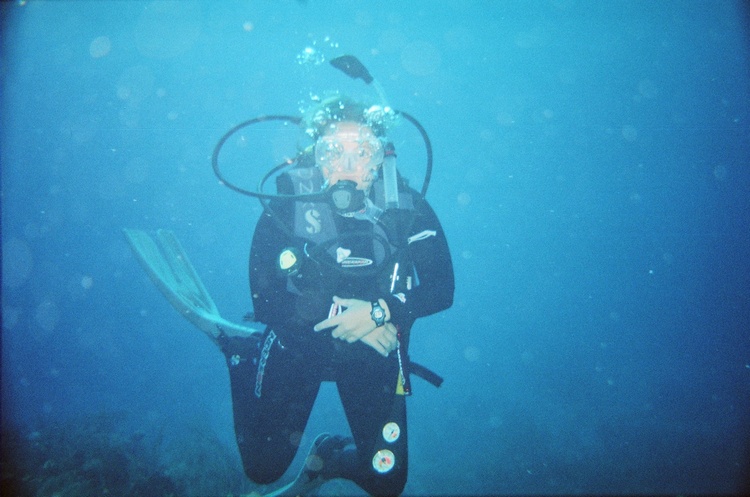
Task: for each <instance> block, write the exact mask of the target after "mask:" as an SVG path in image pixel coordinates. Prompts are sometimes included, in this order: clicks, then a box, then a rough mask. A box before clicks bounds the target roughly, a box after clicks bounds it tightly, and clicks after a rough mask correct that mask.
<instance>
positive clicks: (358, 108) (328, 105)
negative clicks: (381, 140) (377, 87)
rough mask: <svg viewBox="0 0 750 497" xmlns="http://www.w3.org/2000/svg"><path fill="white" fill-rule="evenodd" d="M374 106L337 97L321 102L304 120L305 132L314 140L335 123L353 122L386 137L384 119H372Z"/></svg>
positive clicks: (307, 113) (308, 112)
mask: <svg viewBox="0 0 750 497" xmlns="http://www.w3.org/2000/svg"><path fill="white" fill-rule="evenodd" d="M371 108H372V106H370V105H368V104H365V103H362V102H357V101H356V100H354V99H352V98H349V97H346V96H342V95H335V96H332V97H328V98H326V99H323V100H321V101H320V102H319V103H318V104H317V105H313V106H312V107H310V109H308V111H307V112H306V115H305V117H304V119H303V121H302V122H303V125H304V126H305V131H306V132H307V134H308V135H310V136H311V137H312V138H313V139H317V138H318V137H320V136H321V135H323V134H324V133H325V131H326V129H327V128H328V127H329V126H330V125H331V124H333V123H335V122H340V121H351V122H357V123H362V124H367V125H368V126H369V127H370V128H372V131H373V133H375V135H376V136H378V137H384V136H385V132H386V126H385V123H384V122H383V120H382V119H378V120H376V119H372V118H371V117H369V116H370V114H371V113H370V109H371Z"/></svg>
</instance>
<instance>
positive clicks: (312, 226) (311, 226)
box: [305, 208, 323, 235]
mask: <svg viewBox="0 0 750 497" xmlns="http://www.w3.org/2000/svg"><path fill="white" fill-rule="evenodd" d="M305 221H306V222H307V226H305V231H307V232H308V233H309V234H310V235H317V234H318V233H320V231H321V229H323V225H322V223H321V222H320V212H318V210H317V209H315V208H311V209H308V210H306V211H305Z"/></svg>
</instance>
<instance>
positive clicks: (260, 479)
mask: <svg viewBox="0 0 750 497" xmlns="http://www.w3.org/2000/svg"><path fill="white" fill-rule="evenodd" d="M243 467H244V470H245V475H247V477H248V478H249V479H250V480H251V481H252V482H253V483H257V484H258V485H268V484H270V483H273V482H275V481H277V480H278V479H279V478H281V477H282V476H283V475H284V470H283V469H281V470H280V469H279V466H278V465H273V464H267V463H263V461H257V460H256V461H252V462H248V461H243Z"/></svg>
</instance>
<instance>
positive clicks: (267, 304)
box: [249, 212, 293, 328]
mask: <svg viewBox="0 0 750 497" xmlns="http://www.w3.org/2000/svg"><path fill="white" fill-rule="evenodd" d="M285 246H286V236H284V234H283V233H282V232H281V230H280V229H279V228H278V226H276V223H275V222H274V220H273V218H272V217H271V214H270V213H268V212H264V213H263V214H262V216H261V218H260V219H259V220H258V224H257V225H256V227H255V233H254V235H253V243H252V247H251V249H250V264H249V266H250V267H249V270H250V292H251V294H252V299H253V312H254V313H255V320H256V321H260V322H261V323H264V324H267V325H270V326H272V327H274V328H278V327H280V326H284V325H285V324H287V323H285V322H284V321H285V319H284V317H285V316H287V317H288V316H290V314H291V313H290V312H289V309H288V308H287V306H293V302H290V300H293V299H290V298H289V296H288V292H287V291H286V277H285V276H283V275H282V273H281V272H280V271H279V270H277V259H278V256H279V254H280V253H281V251H282V250H283V249H284V247H285Z"/></svg>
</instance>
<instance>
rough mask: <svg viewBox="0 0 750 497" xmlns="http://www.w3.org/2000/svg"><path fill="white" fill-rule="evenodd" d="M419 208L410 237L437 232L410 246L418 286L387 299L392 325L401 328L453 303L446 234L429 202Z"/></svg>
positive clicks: (450, 264)
mask: <svg viewBox="0 0 750 497" xmlns="http://www.w3.org/2000/svg"><path fill="white" fill-rule="evenodd" d="M415 207H416V214H417V215H416V218H415V221H414V224H413V225H412V229H411V233H409V234H408V236H414V235H417V234H420V233H430V232H433V231H434V232H435V235H434V236H429V235H427V236H426V237H425V238H423V239H421V240H415V241H413V242H412V243H411V244H409V251H410V253H411V259H412V263H413V264H414V269H415V272H416V279H417V280H418V284H417V285H416V287H414V288H412V289H411V290H410V291H408V293H406V294H404V295H403V296H393V295H391V296H388V297H386V301H387V303H388V308H389V310H390V312H391V322H393V323H395V324H397V325H401V326H410V325H411V324H412V323H413V322H414V320H415V319H417V318H420V317H423V316H429V315H430V314H434V313H436V312H439V311H442V310H444V309H447V308H449V307H450V306H451V305H452V304H453V291H454V277H453V263H452V262H451V256H450V250H449V249H448V242H447V240H446V238H445V233H444V232H443V228H442V226H441V225H440V221H439V220H438V218H437V216H436V215H435V212H434V211H433V210H432V208H431V207H430V205H429V204H428V203H427V202H426V201H424V200H421V201H419V202H418V203H417V205H416V206H415Z"/></svg>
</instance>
